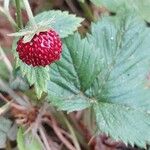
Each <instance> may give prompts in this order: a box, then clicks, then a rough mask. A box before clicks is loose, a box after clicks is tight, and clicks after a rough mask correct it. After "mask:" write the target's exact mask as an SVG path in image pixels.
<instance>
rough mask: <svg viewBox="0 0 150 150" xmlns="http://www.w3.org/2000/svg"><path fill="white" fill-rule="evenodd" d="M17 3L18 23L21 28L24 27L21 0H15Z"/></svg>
mask: <svg viewBox="0 0 150 150" xmlns="http://www.w3.org/2000/svg"><path fill="white" fill-rule="evenodd" d="M15 3H16V11H17V24H18V27H19V29H22V28H23V23H22V15H21V7H20V0H15Z"/></svg>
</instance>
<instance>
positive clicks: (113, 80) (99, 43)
mask: <svg viewBox="0 0 150 150" xmlns="http://www.w3.org/2000/svg"><path fill="white" fill-rule="evenodd" d="M149 38H150V30H149V28H147V27H146V25H145V23H144V21H142V20H141V19H139V18H138V17H137V16H136V13H134V12H130V11H128V12H125V11H124V12H122V13H121V14H119V15H117V16H115V17H110V16H105V17H103V18H102V19H100V20H99V21H98V22H97V23H95V24H92V28H91V34H88V35H87V37H86V38H84V39H81V38H80V36H79V35H78V34H75V35H74V36H70V37H68V38H67V39H65V45H64V48H63V56H62V59H61V61H60V62H57V63H55V64H54V65H53V66H52V69H51V70H50V74H51V81H50V82H49V86H48V87H49V90H48V91H49V93H50V95H49V101H51V102H52V104H54V105H55V106H57V107H58V108H59V109H62V110H68V111H69V112H70V111H74V110H78V108H75V107H73V106H72V105H71V106H69V102H68V99H69V100H70V104H74V103H75V102H76V101H77V104H78V102H79V99H82V100H85V101H87V102H88V103H89V104H90V105H91V106H92V107H93V109H94V112H95V116H96V122H97V125H98V129H99V131H101V132H105V133H107V134H109V135H110V136H111V137H113V138H114V139H116V140H122V141H123V142H124V143H130V144H131V145H134V144H137V145H138V146H141V147H145V145H146V144H147V143H148V142H150V132H148V131H149V130H150V123H149V122H150V113H149V112H150V100H149V97H150V89H149V87H150V73H149V71H150V42H149ZM93 45H94V46H93ZM80 94H81V95H82V97H80ZM76 96H77V97H80V98H78V99H77V100H74V99H73V98H74V97H76ZM62 101H63V102H62ZM72 101H73V102H74V103H73V102H72ZM74 105H75V104H74ZM76 106H77V105H76ZM61 107H62V108H61ZM82 107H83V106H82ZM87 107H89V106H87ZM83 108H86V107H83ZM80 109H81V107H80Z"/></svg>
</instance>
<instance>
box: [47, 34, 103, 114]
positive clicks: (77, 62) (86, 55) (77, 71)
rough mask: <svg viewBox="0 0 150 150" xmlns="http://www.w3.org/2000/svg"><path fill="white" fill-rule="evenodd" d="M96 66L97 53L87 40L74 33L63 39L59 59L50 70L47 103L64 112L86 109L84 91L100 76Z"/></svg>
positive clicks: (86, 100)
mask: <svg viewBox="0 0 150 150" xmlns="http://www.w3.org/2000/svg"><path fill="white" fill-rule="evenodd" d="M98 62H99V54H98V51H97V50H96V49H95V47H94V45H92V43H91V44H89V43H88V41H87V39H81V37H80V35H79V34H77V33H76V34H75V35H73V36H70V37H68V38H67V39H65V45H64V46H63V54H62V58H61V60H60V61H59V62H57V63H55V64H54V65H53V66H52V67H51V70H50V75H51V81H50V82H49V85H48V93H49V101H50V102H52V104H53V105H55V106H57V107H58V108H59V109H61V110H66V111H68V112H70V111H75V110H81V109H84V108H86V107H89V104H90V101H89V99H88V97H87V96H86V93H85V91H86V90H87V89H88V88H89V87H90V86H91V84H92V83H93V81H94V80H95V78H96V77H97V75H98V74H99V72H100V69H99V65H98ZM79 105H80V106H79Z"/></svg>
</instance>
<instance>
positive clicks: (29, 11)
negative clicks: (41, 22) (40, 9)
mask: <svg viewBox="0 0 150 150" xmlns="http://www.w3.org/2000/svg"><path fill="white" fill-rule="evenodd" d="M23 2H24V5H25V8H26V11H27V14H28V17H29V20H30V22H31V23H32V25H33V27H34V28H35V29H36V28H37V24H36V22H35V20H34V16H33V13H32V10H31V7H30V5H29V2H28V0H23Z"/></svg>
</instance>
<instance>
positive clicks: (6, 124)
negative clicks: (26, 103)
mask: <svg viewBox="0 0 150 150" xmlns="http://www.w3.org/2000/svg"><path fill="white" fill-rule="evenodd" d="M10 127H11V121H10V120H8V119H5V118H4V117H0V148H5V144H6V140H7V132H8V131H9V129H10Z"/></svg>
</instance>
